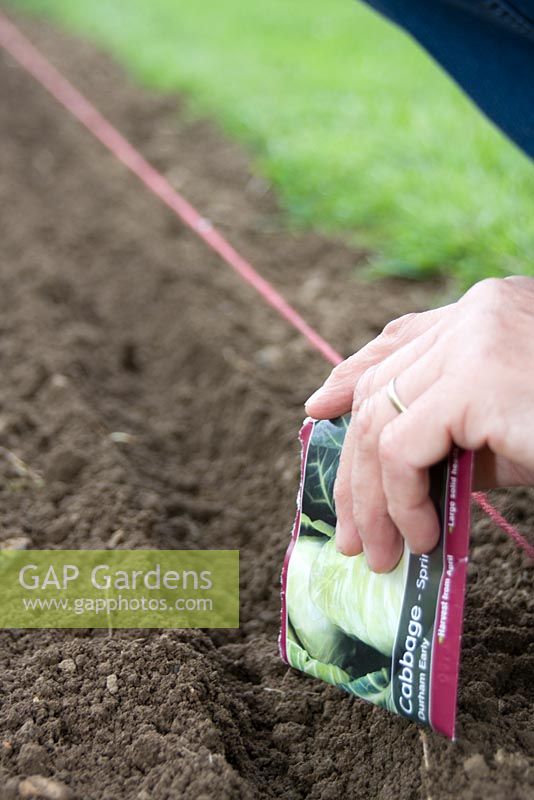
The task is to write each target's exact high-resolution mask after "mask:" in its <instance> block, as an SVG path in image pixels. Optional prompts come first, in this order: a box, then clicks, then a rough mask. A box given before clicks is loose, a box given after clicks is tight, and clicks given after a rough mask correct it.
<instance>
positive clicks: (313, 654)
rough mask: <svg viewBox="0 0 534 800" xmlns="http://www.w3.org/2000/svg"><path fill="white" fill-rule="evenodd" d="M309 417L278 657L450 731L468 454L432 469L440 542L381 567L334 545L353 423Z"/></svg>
mask: <svg viewBox="0 0 534 800" xmlns="http://www.w3.org/2000/svg"><path fill="white" fill-rule="evenodd" d="M349 419H350V417H349V415H346V416H344V417H340V418H338V419H334V420H321V421H315V420H312V419H307V420H305V422H304V424H303V426H302V429H301V431H300V441H301V445H302V466H301V482H300V489H299V494H298V499H297V515H296V519H295V524H294V527H293V533H292V537H291V542H290V544H289V547H288V550H287V554H286V557H285V561H284V567H283V571H282V625H281V633H280V651H281V655H282V658H283V660H284V661H285V662H286V663H287V664H289V665H290V666H292V667H295V668H296V669H299V670H301V671H302V672H304V673H306V674H307V675H310V676H313V677H315V678H320V679H322V680H324V681H327V682H328V683H331V684H334V685H336V686H339V687H340V688H342V689H345V690H346V691H347V692H349V693H351V694H354V695H357V696H358V697H360V698H362V699H364V700H368V701H370V702H371V703H375V704H376V705H378V706H382V707H384V708H387V709H389V710H390V711H393V712H395V713H397V714H400V715H402V716H404V717H408V718H409V719H412V720H414V721H416V722H419V723H421V724H423V725H428V726H430V727H431V728H433V729H434V730H436V731H439V732H440V733H443V734H444V735H445V736H448V737H449V738H451V739H453V738H454V727H455V717H456V693H457V685H458V668H459V659H460V642H461V631H462V617H463V605H464V594H465V579H466V571H467V555H468V544H469V527H470V494H471V475H472V463H473V454H472V453H471V452H468V451H463V450H460V449H459V448H457V447H454V448H453V449H452V451H451V453H450V455H449V457H448V458H447V459H445V460H444V461H442V462H441V463H440V464H438V465H437V466H436V467H433V468H432V470H431V471H430V482H431V497H432V500H433V502H434V504H435V507H436V510H437V513H438V517H439V520H440V525H441V536H440V540H439V543H438V545H437V547H436V548H435V549H434V550H433V551H432V552H431V553H427V554H424V555H420V556H417V555H413V554H411V553H410V552H409V550H408V549H407V548H405V551H404V554H403V557H402V558H401V560H400V562H399V564H398V565H397V567H396V568H395V569H394V570H393V571H392V572H390V573H387V574H377V573H374V572H371V570H370V569H369V568H368V567H367V563H366V561H365V557H364V556H363V555H359V556H353V557H349V556H344V555H342V554H341V553H338V552H337V551H336V548H335V542H334V532H335V525H336V515H335V508H334V500H333V488H334V480H335V476H336V472H337V468H338V464H339V456H340V452H341V447H342V444H343V440H344V438H345V433H346V430H347V427H348V423H349Z"/></svg>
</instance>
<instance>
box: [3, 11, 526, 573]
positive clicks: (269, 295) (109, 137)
mask: <svg viewBox="0 0 534 800" xmlns="http://www.w3.org/2000/svg"><path fill="white" fill-rule="evenodd" d="M0 45H1V46H2V47H3V48H4V50H6V51H7V52H8V53H9V54H10V55H11V57H12V58H14V59H15V61H17V62H18V63H19V64H20V65H21V66H22V67H24V69H25V70H26V71H27V72H29V73H30V74H31V75H32V76H33V77H34V78H35V80H36V81H37V82H38V83H40V84H41V86H43V87H44V88H45V89H46V90H47V91H48V92H49V93H50V94H51V95H52V96H53V97H55V99H56V100H57V101H58V102H59V103H60V104H61V105H62V106H63V107H64V108H66V109H67V111H69V112H70V113H71V114H72V115H73V116H74V117H75V118H76V119H77V120H78V121H79V122H81V124H82V125H83V126H84V127H85V128H87V130H88V131H90V132H91V133H92V134H93V136H95V137H96V138H97V139H98V140H99V141H100V142H101V143H102V144H103V145H104V146H105V147H106V148H107V149H108V150H109V151H110V152H111V153H113V155H114V156H115V157H116V158H117V159H118V160H119V161H121V162H122V163H123V164H124V165H125V166H126V167H127V168H128V169H129V170H130V171H131V172H133V173H134V175H136V176H137V177H138V178H139V180H140V181H141V182H142V183H143V184H144V185H145V186H146V188H147V189H149V190H150V191H151V192H152V193H153V194H155V195H156V196H157V197H159V198H160V200H162V201H163V202H164V203H165V205H166V206H168V207H169V208H170V209H171V211H173V212H174V213H175V214H176V216H177V217H178V218H179V219H181V220H182V222H184V223H185V224H186V225H187V226H188V227H189V228H191V230H192V231H193V232H194V233H196V235H197V236H198V237H199V238H200V239H202V240H203V241H204V242H206V244H207V245H208V247H210V248H211V249H212V250H214V251H215V252H216V253H218V254H219V255H220V257H221V258H222V259H223V261H225V262H226V263H227V264H228V265H229V266H230V267H232V269H234V270H235V272H237V273H238V275H240V276H241V278H243V280H244V281H245V282H246V283H248V284H249V285H250V286H252V287H253V288H254V289H256V291H257V292H258V294H260V295H261V297H263V299H264V300H265V301H266V302H267V303H268V304H269V305H270V306H272V307H273V308H274V309H275V310H276V311H277V312H278V313H279V314H280V316H282V317H283V318H284V319H285V320H287V322H289V324H290V325H292V326H293V327H294V328H295V329H296V330H298V331H299V332H300V333H301V334H302V335H303V336H304V337H305V338H306V339H307V340H308V342H309V343H310V344H311V346H312V347H313V348H315V350H317V351H318V352H319V353H321V355H322V356H324V358H325V359H326V360H327V361H329V362H330V363H331V364H334V365H335V364H339V363H340V362H341V361H343V358H342V356H341V355H340V354H339V353H338V352H337V351H336V350H334V348H333V347H332V346H331V345H330V344H328V342H327V341H326V340H325V339H323V337H322V336H321V335H320V334H319V333H318V332H317V331H316V330H314V329H313V328H312V327H311V326H310V325H308V323H307V322H306V321H305V320H304V319H303V318H302V317H301V316H300V314H299V313H298V312H297V311H296V310H295V309H294V308H293V306H291V305H290V304H289V303H288V302H287V300H285V299H284V298H283V297H282V295H281V294H280V293H279V292H278V291H277V290H276V289H275V288H274V286H272V285H271V284H270V283H269V282H268V281H267V280H265V278H263V277H262V276H261V275H260V274H259V273H258V272H257V271H256V270H255V269H254V267H253V266H252V265H251V264H250V263H249V262H248V261H247V260H246V259H244V258H243V257H242V256H241V255H240V254H239V253H238V252H237V251H236V250H235V249H234V248H233V247H232V245H231V244H230V243H229V242H227V241H226V239H225V238H224V237H223V236H222V235H221V234H220V233H219V232H218V231H217V230H216V229H215V228H214V227H213V225H212V224H211V222H210V221H209V220H207V219H205V218H204V217H203V216H202V215H201V214H199V213H198V211H197V210H196V209H195V208H193V206H192V205H191V204H190V203H188V202H187V200H186V199H185V198H184V197H183V196H182V195H181V194H180V193H179V192H177V191H176V189H174V188H173V187H172V186H171V184H170V183H169V181H168V180H167V179H166V178H165V177H164V176H163V175H162V174H161V173H160V172H158V171H157V170H156V169H154V167H153V166H152V165H151V164H149V162H148V161H147V160H146V159H145V158H143V156H142V155H141V153H139V151H138V150H136V149H135V148H134V147H133V146H132V145H131V144H130V142H128V140H127V139H125V138H124V136H123V135H122V134H121V133H119V131H118V130H117V129H116V128H115V127H114V126H113V125H112V124H111V123H110V122H108V120H107V119H106V118H105V117H104V116H103V115H102V114H101V113H100V112H99V111H98V110H97V108H95V106H94V105H93V104H92V103H90V102H89V100H87V98H86V97H84V95H82V94H81V93H80V92H79V91H78V90H77V89H76V88H75V87H74V86H73V85H72V83H70V81H68V80H67V79H66V78H65V77H63V75H62V74H61V73H60V72H59V70H57V69H56V68H55V67H54V66H53V65H52V64H51V63H50V61H48V59H47V58H45V56H43V55H42V53H40V52H39V50H37V48H36V47H35V46H34V45H33V44H32V43H31V42H30V40H29V39H27V38H26V36H24V35H23V34H22V33H21V32H20V31H19V29H18V28H17V27H16V26H15V25H13V23H12V22H10V21H9V20H8V19H7V17H6V16H5V15H4V14H1V13H0ZM473 497H474V500H475V502H477V503H478V505H479V506H480V507H481V508H482V509H483V510H484V511H485V512H486V513H487V514H488V516H489V517H490V518H491V519H492V520H493V521H494V522H495V523H496V525H498V526H499V527H500V528H502V530H503V531H505V533H507V534H508V536H510V537H511V539H512V540H513V541H514V542H515V543H516V544H517V545H518V546H519V547H521V548H523V550H524V551H525V552H526V553H527V555H528V556H529V557H530V558H532V559H534V547H532V545H530V544H529V542H527V540H526V539H525V538H524V536H523V535H522V534H521V533H520V532H519V531H518V530H517V529H516V528H515V527H514V526H513V525H511V524H510V523H509V522H507V521H506V520H505V519H504V517H502V516H501V514H499V512H498V511H497V509H496V508H494V507H493V506H492V505H491V503H490V502H489V500H488V498H487V497H486V495H485V494H483V493H482V492H475V493H474V494H473Z"/></svg>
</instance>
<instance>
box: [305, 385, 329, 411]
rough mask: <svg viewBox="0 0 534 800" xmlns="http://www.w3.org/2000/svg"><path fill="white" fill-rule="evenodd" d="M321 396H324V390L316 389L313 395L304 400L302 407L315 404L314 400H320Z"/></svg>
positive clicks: (321, 388)
mask: <svg viewBox="0 0 534 800" xmlns="http://www.w3.org/2000/svg"><path fill="white" fill-rule="evenodd" d="M323 394H324V388H323V387H322V386H321V387H319V389H317V390H316V391H315V392H314V393H313V394H311V395H310V396H309V397H308V399H307V400H306V402H305V403H304V405H305V406H307V405H308V403H315V401H316V400H320V399H321V396H322V395H323Z"/></svg>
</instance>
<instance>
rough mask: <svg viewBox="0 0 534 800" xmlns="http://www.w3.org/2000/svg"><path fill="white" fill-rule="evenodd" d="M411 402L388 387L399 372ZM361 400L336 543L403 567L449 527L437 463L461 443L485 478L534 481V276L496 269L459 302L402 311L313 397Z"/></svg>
mask: <svg viewBox="0 0 534 800" xmlns="http://www.w3.org/2000/svg"><path fill="white" fill-rule="evenodd" d="M392 378H395V379H396V389H397V392H398V395H399V397H400V398H401V399H402V402H403V403H404V404H405V405H406V406H407V411H406V412H405V413H403V414H399V413H398V412H397V411H396V410H395V408H394V407H393V405H392V403H391V400H390V399H389V397H388V394H387V385H388V383H389V381H390V380H391V379H392ZM306 411H307V413H308V414H309V415H310V416H311V417H314V418H316V419H330V418H333V417H337V416H339V415H341V414H345V413H346V412H348V411H352V419H351V422H350V425H349V428H348V431H347V435H346V438H345V443H344V446H343V450H342V454H341V460H340V465H339V469H338V474H337V479H336V484H335V488H334V497H335V503H336V513H337V528H336V545H337V547H338V549H339V550H341V551H342V552H343V553H345V554H346V555H357V554H358V553H360V552H362V549H363V551H364V552H365V555H366V557H367V560H368V562H369V565H370V567H371V568H372V569H373V570H375V571H377V572H386V571H388V570H390V569H393V567H394V566H395V564H396V563H397V561H398V560H399V558H400V556H401V554H402V549H403V546H404V545H403V539H405V540H406V542H407V543H408V545H409V547H410V550H411V551H412V552H414V553H422V552H427V551H430V550H432V549H433V548H434V547H435V545H436V544H437V541H438V538H439V524H438V519H437V515H436V511H435V509H434V506H433V504H432V501H431V500H430V497H429V475H428V469H429V467H430V466H432V465H433V464H435V463H437V462H438V461H440V460H441V459H442V458H444V457H445V456H446V455H447V454H448V453H449V451H450V448H451V446H452V444H453V443H454V444H456V445H458V446H459V447H462V448H464V449H467V450H474V451H476V457H475V486H476V488H479V489H481V488H491V487H496V486H512V485H527V484H528V485H534V427H533V422H534V279H532V278H523V277H512V278H505V279H502V280H497V279H489V280H485V281H482V282H480V283H478V284H476V285H475V286H473V288H472V289H470V290H469V291H468V292H467V293H466V294H465V295H464V296H463V297H462V298H461V299H460V300H459V301H458V302H457V303H453V304H451V305H448V306H445V307H443V308H438V309H435V310H432V311H427V312H424V313H421V314H408V315H407V316H405V317H401V318H399V319H397V320H394V321H393V322H391V323H390V324H389V325H387V326H386V328H385V329H384V331H383V332H382V333H381V334H380V336H378V337H377V338H376V339H374V340H373V341H372V342H370V343H369V344H368V345H366V346H365V347H364V348H362V350H360V351H359V352H358V353H355V354H354V355H353V356H351V357H350V358H348V359H347V360H346V361H344V362H343V363H342V364H340V365H339V366H337V367H336V368H335V369H334V370H333V371H332V373H331V375H330V376H329V378H328V379H327V380H326V382H325V383H324V385H323V386H322V387H321V388H320V389H319V390H318V391H317V392H315V393H314V394H313V395H312V396H311V397H310V398H309V400H308V401H307V403H306Z"/></svg>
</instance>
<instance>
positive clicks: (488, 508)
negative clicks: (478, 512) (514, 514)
mask: <svg viewBox="0 0 534 800" xmlns="http://www.w3.org/2000/svg"><path fill="white" fill-rule="evenodd" d="M472 497H473V500H474V501H475V503H476V504H477V505H478V506H480V508H481V509H482V510H483V511H485V512H486V514H487V515H488V517H490V519H492V520H493V522H494V523H495V524H496V525H498V527H499V528H502V530H503V531H504V532H505V533H507V534H508V536H509V537H510V538H511V539H512V540H513V541H514V542H515V543H516V545H517V546H518V547H522V548H523V550H524V551H525V553H526V554H527V556H528V557H529V558H531V559H532V560H533V561H534V547H533V546H532V545H531V544H530V542H528V541H527V540H526V539H525V537H524V536H523V534H522V533H520V532H519V531H518V530H517V528H515V527H514V526H513V525H512V524H511V523H510V522H508V520H506V519H505V518H504V517H503V516H502V514H500V513H499V512H498V511H497V509H496V508H495V506H492V504H491V503H490V501H489V500H488V498H487V496H486V495H485V494H484V492H473V495H472Z"/></svg>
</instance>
